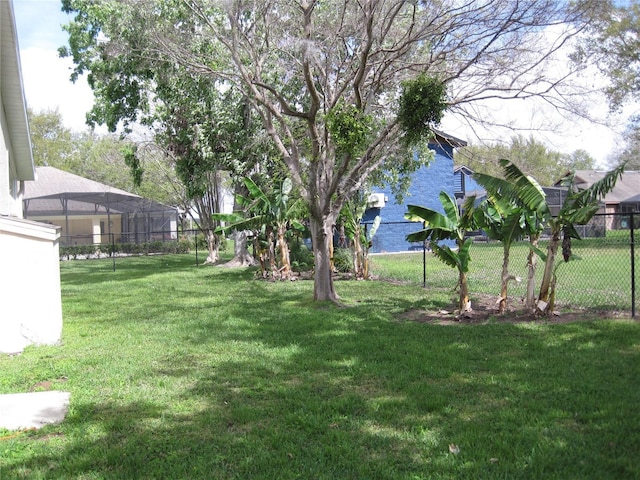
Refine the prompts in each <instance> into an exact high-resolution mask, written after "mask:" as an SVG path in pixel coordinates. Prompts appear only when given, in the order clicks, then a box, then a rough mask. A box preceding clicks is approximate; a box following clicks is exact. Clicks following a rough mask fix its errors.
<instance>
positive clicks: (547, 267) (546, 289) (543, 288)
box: [538, 230, 560, 313]
mask: <svg viewBox="0 0 640 480" xmlns="http://www.w3.org/2000/svg"><path fill="white" fill-rule="evenodd" d="M559 245H560V231H559V230H558V231H556V230H554V231H553V232H552V234H551V238H550V239H549V246H548V247H547V261H546V262H545V264H544V273H543V275H542V283H541V284H540V294H539V295H538V308H539V309H540V310H541V311H542V312H545V313H546V312H548V311H549V294H550V292H551V286H552V282H553V274H554V269H555V264H556V256H557V254H558V246H559Z"/></svg>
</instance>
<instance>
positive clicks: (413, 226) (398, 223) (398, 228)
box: [363, 144, 455, 253]
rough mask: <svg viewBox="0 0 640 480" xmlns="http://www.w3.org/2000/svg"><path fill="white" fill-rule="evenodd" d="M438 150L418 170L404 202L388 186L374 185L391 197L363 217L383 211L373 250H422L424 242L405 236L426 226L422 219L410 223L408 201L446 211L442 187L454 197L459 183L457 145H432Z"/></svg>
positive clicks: (372, 217) (371, 219)
mask: <svg viewBox="0 0 640 480" xmlns="http://www.w3.org/2000/svg"><path fill="white" fill-rule="evenodd" d="M430 147H431V149H433V150H434V151H435V158H434V159H433V160H432V161H431V163H430V164H429V165H428V166H427V167H421V168H420V169H419V170H418V171H417V172H415V173H414V175H413V177H412V178H413V179H412V182H411V186H410V188H409V191H408V193H407V195H406V196H405V199H404V203H402V204H398V203H396V202H395V198H394V197H393V194H392V193H391V189H390V188H389V187H388V186H387V187H385V188H382V189H374V191H375V192H376V193H384V195H385V197H387V198H388V201H387V202H386V205H385V206H384V207H383V208H372V209H369V210H367V212H366V213H365V216H364V218H363V221H364V222H365V223H366V222H371V221H373V219H374V218H375V216H376V215H380V219H381V224H380V227H379V228H378V231H377V233H376V235H375V236H374V237H373V241H372V247H371V250H370V252H372V253H382V252H405V251H414V250H422V243H410V242H407V241H406V240H405V237H406V236H407V235H408V234H409V233H412V232H416V231H418V230H420V229H421V228H422V226H421V224H420V223H417V222H416V223H407V220H405V218H404V215H405V213H406V212H407V205H420V206H423V207H427V208H430V209H432V210H437V211H439V212H443V209H442V204H441V203H440V199H439V195H440V192H441V191H445V192H447V193H448V194H449V195H451V197H452V198H453V197H454V193H455V185H454V174H453V147H452V146H450V145H440V144H437V145H430Z"/></svg>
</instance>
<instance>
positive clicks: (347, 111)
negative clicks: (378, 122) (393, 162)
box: [326, 102, 373, 156]
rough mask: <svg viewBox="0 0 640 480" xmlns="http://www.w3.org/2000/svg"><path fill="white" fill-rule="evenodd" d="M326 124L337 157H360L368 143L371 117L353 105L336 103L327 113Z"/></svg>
mask: <svg viewBox="0 0 640 480" xmlns="http://www.w3.org/2000/svg"><path fill="white" fill-rule="evenodd" d="M326 123H327V129H328V130H329V132H330V133H331V136H332V139H333V143H334V144H335V146H336V154H337V155H348V156H357V155H361V154H362V152H363V151H364V149H365V148H366V147H367V145H368V143H369V142H370V139H371V135H372V130H373V117H372V116H371V115H367V114H365V113H363V112H362V111H361V110H359V109H358V108H357V107H356V106H355V105H345V104H344V103H342V102H341V103H338V104H337V105H336V106H335V107H333V108H332V109H331V110H329V113H327V115H326Z"/></svg>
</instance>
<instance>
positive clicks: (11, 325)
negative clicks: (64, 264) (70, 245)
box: [0, 217, 62, 353]
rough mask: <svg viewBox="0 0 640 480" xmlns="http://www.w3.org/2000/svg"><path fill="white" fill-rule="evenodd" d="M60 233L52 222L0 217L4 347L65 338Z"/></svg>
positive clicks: (0, 348)
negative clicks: (61, 291) (62, 335)
mask: <svg viewBox="0 0 640 480" xmlns="http://www.w3.org/2000/svg"><path fill="white" fill-rule="evenodd" d="M59 237H60V229H59V228H58V227H55V226H53V225H44V224H41V223H37V222H31V221H29V220H23V219H18V218H12V217H0V265H2V273H1V274H0V298H1V301H0V312H1V313H0V352H3V353H14V352H20V351H22V350H23V349H24V348H25V347H26V346H27V345H31V344H36V345H51V344H56V343H58V342H59V341H60V336H61V334H62V301H61V297H60V261H59V259H60V254H59V243H58V239H59Z"/></svg>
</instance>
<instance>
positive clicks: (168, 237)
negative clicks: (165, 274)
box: [60, 230, 224, 268]
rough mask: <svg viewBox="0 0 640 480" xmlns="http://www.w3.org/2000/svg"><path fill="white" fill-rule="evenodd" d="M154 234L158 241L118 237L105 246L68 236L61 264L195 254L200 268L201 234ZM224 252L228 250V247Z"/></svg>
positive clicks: (110, 237) (104, 241) (109, 238)
mask: <svg viewBox="0 0 640 480" xmlns="http://www.w3.org/2000/svg"><path fill="white" fill-rule="evenodd" d="M151 233H152V235H153V236H152V238H154V240H150V241H138V242H135V241H131V242H129V241H127V240H128V237H126V236H116V235H115V234H111V235H106V234H105V235H102V236H101V238H102V243H90V240H91V237H90V236H87V235H76V236H65V237H64V238H63V239H62V241H61V246H60V260H85V259H94V258H113V259H114V260H115V258H117V257H128V256H140V255H155V254H170V253H182V254H184V253H193V252H195V254H196V264H197V263H198V254H199V252H206V251H207V241H206V239H205V237H204V235H203V234H202V232H200V231H199V230H184V231H180V232H175V231H174V232H169V231H162V232H151ZM132 240H133V239H132ZM221 250H224V243H223V244H222V245H221ZM205 256H206V253H205ZM114 268H115V263H114Z"/></svg>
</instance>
